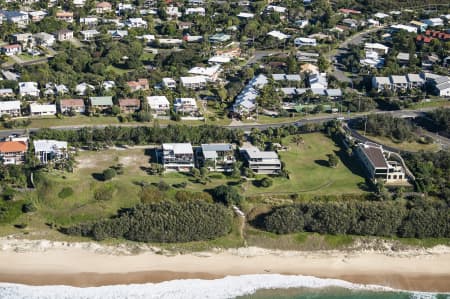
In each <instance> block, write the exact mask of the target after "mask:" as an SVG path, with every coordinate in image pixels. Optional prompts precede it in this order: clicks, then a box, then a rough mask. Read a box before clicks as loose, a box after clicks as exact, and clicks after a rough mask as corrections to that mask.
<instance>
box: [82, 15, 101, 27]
mask: <svg viewBox="0 0 450 299" xmlns="http://www.w3.org/2000/svg"><path fill="white" fill-rule="evenodd" d="M97 23H98V18H97V17H85V18H80V24H83V25H87V26H95V25H97Z"/></svg>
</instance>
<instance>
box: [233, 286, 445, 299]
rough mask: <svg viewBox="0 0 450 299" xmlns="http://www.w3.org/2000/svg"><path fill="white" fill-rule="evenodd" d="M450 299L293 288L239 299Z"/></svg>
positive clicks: (349, 290) (364, 291)
mask: <svg viewBox="0 0 450 299" xmlns="http://www.w3.org/2000/svg"><path fill="white" fill-rule="evenodd" d="M269 298H270V299H450V295H445V294H431V293H411V292H406V291H405V292H403V291H382V292H380V291H369V290H352V289H345V288H323V289H308V288H291V289H271V290H258V291H256V292H255V293H253V294H249V295H245V296H239V297H237V299H269Z"/></svg>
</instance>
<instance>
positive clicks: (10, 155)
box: [0, 141, 28, 164]
mask: <svg viewBox="0 0 450 299" xmlns="http://www.w3.org/2000/svg"><path fill="white" fill-rule="evenodd" d="M27 148H28V147H27V144H26V143H25V142H22V141H3V142H0V161H1V163H3V164H21V163H22V162H23V161H24V159H25V153H26V151H27Z"/></svg>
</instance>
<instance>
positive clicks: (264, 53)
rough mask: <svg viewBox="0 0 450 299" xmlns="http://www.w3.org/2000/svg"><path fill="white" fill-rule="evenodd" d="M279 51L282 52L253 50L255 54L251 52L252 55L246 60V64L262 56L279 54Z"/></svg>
mask: <svg viewBox="0 0 450 299" xmlns="http://www.w3.org/2000/svg"><path fill="white" fill-rule="evenodd" d="M280 53H283V51H280V50H267V51H255V54H253V56H252V57H250V59H249V60H248V61H247V65H252V64H254V63H256V62H258V61H260V60H261V59H263V58H264V57H267V56H272V55H276V54H280Z"/></svg>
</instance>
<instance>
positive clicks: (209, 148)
mask: <svg viewBox="0 0 450 299" xmlns="http://www.w3.org/2000/svg"><path fill="white" fill-rule="evenodd" d="M235 163H236V158H235V157H234V150H233V146H232V145H231V144H229V143H210V144H202V146H201V147H200V148H199V149H198V151H197V165H198V166H199V167H206V168H207V169H208V170H209V171H215V172H231V171H232V170H233V166H234V164H235Z"/></svg>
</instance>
